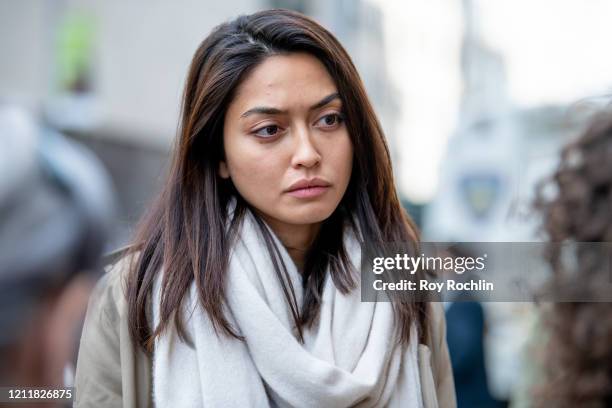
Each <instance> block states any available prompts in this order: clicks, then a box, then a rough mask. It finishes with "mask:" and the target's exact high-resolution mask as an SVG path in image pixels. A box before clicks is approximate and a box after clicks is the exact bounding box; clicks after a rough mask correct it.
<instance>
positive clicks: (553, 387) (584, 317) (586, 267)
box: [535, 111, 612, 407]
mask: <svg viewBox="0 0 612 408" xmlns="http://www.w3.org/2000/svg"><path fill="white" fill-rule="evenodd" d="M550 181H551V183H549V184H548V185H542V186H540V189H539V193H538V199H537V200H536V207H538V208H539V209H540V210H541V211H542V212H543V215H544V230H545V231H546V233H547V234H548V236H549V239H550V245H549V252H548V254H547V257H548V259H547V261H548V262H549V263H550V266H551V268H552V270H553V272H554V273H553V279H552V281H551V288H552V290H554V291H555V296H560V297H559V298H558V299H564V298H565V299H572V298H573V299H576V298H580V299H593V300H596V299H605V298H606V296H609V294H603V293H602V291H603V290H608V289H607V288H608V287H609V286H608V285H600V284H598V283H600V282H609V280H610V270H609V262H610V259H609V253H610V251H606V250H605V249H603V248H602V247H604V246H605V247H608V248H609V247H610V245H607V244H606V245H592V244H589V245H578V246H576V247H575V248H574V255H575V256H574V260H575V262H574V264H573V266H568V265H566V262H564V260H565V259H566V257H564V254H563V251H562V250H561V248H563V246H560V245H559V243H560V242H564V243H565V242H575V243H579V242H589V243H592V242H608V243H609V242H610V241H612V112H610V111H606V112H602V113H599V114H597V115H596V116H595V117H594V118H593V119H592V121H591V122H590V124H589V125H588V127H587V128H586V131H585V132H584V133H583V134H582V135H581V137H580V138H578V139H577V140H576V141H575V142H573V143H571V144H569V145H568V146H566V147H565V148H564V149H563V151H562V154H561V162H560V165H559V167H558V169H557V170H556V172H555V173H554V175H553V177H552V179H551V180H550ZM546 186H547V187H550V186H552V187H553V188H554V189H555V190H556V191H555V192H554V193H555V194H554V197H546V194H544V193H545V192H546V188H545V187H546ZM543 317H544V319H543V322H544V325H545V329H546V333H547V340H546V342H545V345H544V348H543V350H542V352H543V356H544V367H543V368H544V371H543V373H542V374H543V375H544V381H543V384H541V386H539V387H537V388H536V390H535V397H536V404H535V405H536V406H547V407H550V406H554V407H577V406H579V407H610V406H612V303H607V302H560V303H555V304H553V305H551V307H550V309H547V310H546V311H545V312H544V316H543Z"/></svg>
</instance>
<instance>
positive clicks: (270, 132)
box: [255, 125, 279, 138]
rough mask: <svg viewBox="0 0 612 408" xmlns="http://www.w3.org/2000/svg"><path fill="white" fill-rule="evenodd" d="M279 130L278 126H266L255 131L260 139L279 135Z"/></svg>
mask: <svg viewBox="0 0 612 408" xmlns="http://www.w3.org/2000/svg"><path fill="white" fill-rule="evenodd" d="M278 131H279V128H278V126H276V125H269V126H264V127H262V128H261V129H258V130H256V131H255V134H256V135H257V136H259V137H264V138H266V137H273V136H276V134H277V133H278Z"/></svg>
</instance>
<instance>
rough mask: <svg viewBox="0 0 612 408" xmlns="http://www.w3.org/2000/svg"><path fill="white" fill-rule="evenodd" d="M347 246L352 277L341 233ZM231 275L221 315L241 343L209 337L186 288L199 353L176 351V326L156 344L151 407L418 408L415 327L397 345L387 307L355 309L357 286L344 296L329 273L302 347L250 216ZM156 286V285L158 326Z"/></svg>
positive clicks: (297, 279)
mask: <svg viewBox="0 0 612 408" xmlns="http://www.w3.org/2000/svg"><path fill="white" fill-rule="evenodd" d="M272 235H273V236H274V234H272ZM274 239H275V243H276V245H277V246H278V248H279V250H280V252H281V255H282V258H283V261H284V263H285V265H286V267H287V270H288V272H289V275H290V279H291V284H292V285H293V288H294V291H295V296H296V298H297V304H298V305H301V303H302V278H301V276H300V274H299V272H298V271H297V269H296V267H295V264H294V263H293V262H292V260H291V258H290V257H289V254H288V253H287V251H286V250H285V248H284V247H283V245H282V244H281V243H280V242H279V241H278V239H277V238H276V237H275V238H274ZM344 245H345V248H346V250H347V253H348V255H349V258H350V260H351V262H352V263H353V265H354V267H355V270H357V271H358V270H359V267H360V262H361V248H360V245H359V243H358V241H357V238H356V236H355V234H354V233H353V232H352V230H348V231H347V232H346V233H345V234H344ZM227 272H228V276H227V298H228V308H227V309H228V311H227V315H228V318H229V321H230V323H231V324H232V326H233V327H235V328H237V329H238V331H239V333H240V334H241V335H242V336H244V339H245V340H244V341H241V340H236V339H233V338H229V337H228V336H226V335H224V334H219V335H217V334H216V333H215V331H214V330H213V328H212V324H211V321H210V319H209V318H208V316H207V314H206V313H205V312H204V310H203V308H202V307H201V306H200V305H199V303H198V300H197V299H198V297H197V292H196V290H195V283H194V284H192V286H191V289H190V292H189V294H188V295H189V296H188V299H187V301H186V302H185V304H186V306H187V307H186V308H185V309H186V310H185V312H184V313H185V314H184V316H185V326H186V327H185V328H186V331H187V334H188V336H189V337H190V338H191V340H192V341H193V344H194V346H195V347H194V348H191V347H190V346H189V345H188V344H186V343H184V342H182V341H181V340H180V339H179V338H178V335H177V332H176V329H175V328H174V326H173V325H171V326H169V329H168V330H166V331H165V332H164V333H163V335H162V336H161V337H159V338H158V340H157V341H156V343H155V350H154V356H153V400H154V403H155V405H156V406H158V407H177V408H180V407H189V408H193V407H205V408H208V407H214V408H216V407H350V406H358V407H383V406H388V407H399V406H401V407H409V408H412V407H422V406H423V402H422V397H421V387H420V381H419V372H418V363H417V344H418V340H417V335H416V330H415V328H414V325H413V328H412V333H411V337H410V338H411V341H410V343H409V344H408V345H404V346H402V345H397V342H396V341H395V338H394V317H393V311H392V308H391V304H390V303H388V302H372V303H365V302H361V300H360V288H359V286H358V287H357V288H356V289H354V290H352V291H351V292H350V293H349V294H347V295H343V294H342V293H341V292H340V291H338V289H336V287H335V285H334V284H333V281H332V280H331V279H330V278H329V274H328V278H326V281H325V285H324V289H323V295H322V304H321V309H320V317H319V319H318V322H317V323H316V324H315V325H314V327H312V328H310V329H306V330H305V333H304V343H303V344H302V343H300V342H299V341H298V339H297V338H296V335H295V334H294V332H295V330H294V329H293V328H294V321H293V318H292V315H291V313H290V309H289V306H288V305H287V302H286V300H285V296H284V295H283V290H282V286H281V283H280V282H279V278H278V277H277V275H276V273H275V272H274V268H273V264H272V260H271V259H270V255H269V253H268V251H267V250H266V246H265V244H264V242H263V237H262V236H261V233H260V232H259V231H258V227H257V226H256V221H255V220H254V219H253V215H252V214H250V213H249V212H247V215H246V216H245V218H244V221H243V224H242V227H241V232H240V234H239V239H238V240H237V242H236V244H235V246H234V248H232V251H231V256H230V260H229V268H228V271H227ZM159 276H161V274H159ZM358 280H359V279H358ZM160 287H161V279H160V278H159V277H158V279H156V282H155V285H154V302H153V318H154V324H155V325H157V324H158V323H159V303H160Z"/></svg>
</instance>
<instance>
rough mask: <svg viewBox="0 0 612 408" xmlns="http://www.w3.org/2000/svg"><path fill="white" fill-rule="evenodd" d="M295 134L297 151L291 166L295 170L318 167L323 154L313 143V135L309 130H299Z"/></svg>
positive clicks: (294, 153)
mask: <svg viewBox="0 0 612 408" xmlns="http://www.w3.org/2000/svg"><path fill="white" fill-rule="evenodd" d="M295 133H296V135H295V136H296V137H295V151H294V152H293V157H292V160H291V165H292V166H293V167H295V168H299V167H305V168H311V167H315V166H317V165H318V164H319V163H320V162H321V154H320V153H319V150H318V149H317V146H316V145H315V144H314V142H313V139H312V137H313V135H312V134H311V132H310V131H309V130H308V129H307V128H299V129H297V130H296V132H295Z"/></svg>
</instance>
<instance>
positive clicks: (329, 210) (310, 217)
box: [286, 203, 338, 225]
mask: <svg viewBox="0 0 612 408" xmlns="http://www.w3.org/2000/svg"><path fill="white" fill-rule="evenodd" d="M337 207H338V206H337V205H332V204H329V203H308V204H305V205H300V206H298V207H297V208H292V209H287V211H286V216H287V222H290V223H292V224H300V225H304V224H314V223H317V222H322V221H325V220H326V219H328V218H329V217H330V216H331V215H332V214H333V212H334V211H335V209H336V208H337Z"/></svg>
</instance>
